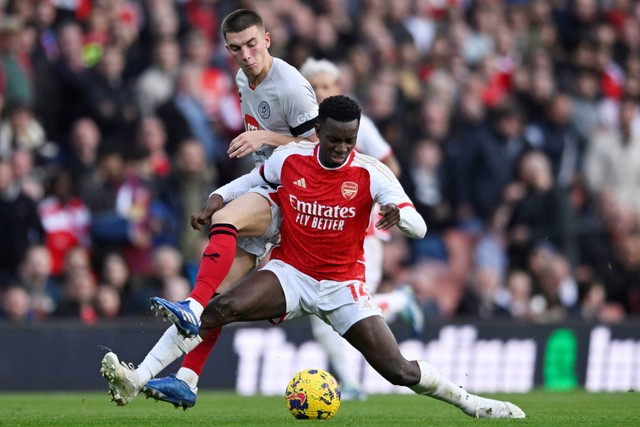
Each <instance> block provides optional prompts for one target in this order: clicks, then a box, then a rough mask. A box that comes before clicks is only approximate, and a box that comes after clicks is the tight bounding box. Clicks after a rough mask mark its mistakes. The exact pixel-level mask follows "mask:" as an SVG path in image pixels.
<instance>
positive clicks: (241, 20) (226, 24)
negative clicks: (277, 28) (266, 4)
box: [221, 9, 264, 40]
mask: <svg viewBox="0 0 640 427" xmlns="http://www.w3.org/2000/svg"><path fill="white" fill-rule="evenodd" d="M253 26H256V27H258V28H261V29H263V30H264V21H262V17H261V16H260V15H259V14H258V12H256V11H253V10H249V9H238V10H234V11H233V12H231V13H230V14H228V15H227V16H226V17H225V18H224V20H223V21H222V25H221V28H222V36H223V37H224V38H225V40H226V38H227V37H226V36H227V33H239V32H241V31H244V30H246V29H247V28H251V27H253Z"/></svg>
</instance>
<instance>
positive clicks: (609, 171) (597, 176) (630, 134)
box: [584, 98, 640, 212]
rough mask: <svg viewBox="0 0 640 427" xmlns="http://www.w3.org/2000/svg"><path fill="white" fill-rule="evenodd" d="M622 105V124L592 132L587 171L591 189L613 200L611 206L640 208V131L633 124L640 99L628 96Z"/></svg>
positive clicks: (596, 193)
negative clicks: (637, 131)
mask: <svg viewBox="0 0 640 427" xmlns="http://www.w3.org/2000/svg"><path fill="white" fill-rule="evenodd" d="M619 108H620V114H619V116H620V124H619V126H616V127H613V128H604V129H601V130H600V131H598V132H596V133H595V134H593V135H592V136H591V140H590V141H589V145H588V150H587V153H586V158H585V166H584V175H585V179H586V182H587V185H588V188H589V191H591V192H592V193H593V194H594V195H595V196H596V197H597V198H606V200H607V202H608V203H612V204H613V206H611V207H610V209H625V210H627V209H630V210H634V211H636V212H640V197H639V195H638V186H639V185H640V134H637V133H635V132H634V131H633V128H632V126H633V118H634V116H635V114H636V113H637V111H638V102H637V101H636V100H635V99H630V98H625V99H623V100H622V102H621V103H620V106H619Z"/></svg>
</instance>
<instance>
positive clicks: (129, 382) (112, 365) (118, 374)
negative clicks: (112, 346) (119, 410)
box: [100, 352, 140, 406]
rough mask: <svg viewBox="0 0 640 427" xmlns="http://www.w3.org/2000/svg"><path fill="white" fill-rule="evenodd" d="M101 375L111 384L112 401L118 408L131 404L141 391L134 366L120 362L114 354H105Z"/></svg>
mask: <svg viewBox="0 0 640 427" xmlns="http://www.w3.org/2000/svg"><path fill="white" fill-rule="evenodd" d="M100 373H101V374H102V376H103V377H104V378H105V379H106V380H107V382H108V383H109V394H110V395H111V400H112V401H114V402H116V405H118V406H124V405H126V404H127V403H129V402H131V401H132V400H133V398H134V397H136V395H137V394H138V392H139V391H140V386H139V385H138V379H137V375H136V372H135V371H134V368H133V365H132V364H126V363H124V362H120V361H119V360H118V356H116V354H115V353H113V352H109V353H107V354H105V356H104V358H103V359H102V363H101V366H100Z"/></svg>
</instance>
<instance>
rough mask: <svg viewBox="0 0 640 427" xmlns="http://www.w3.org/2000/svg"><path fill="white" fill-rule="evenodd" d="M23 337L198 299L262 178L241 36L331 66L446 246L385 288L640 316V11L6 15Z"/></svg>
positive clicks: (319, 5) (338, 3)
mask: <svg viewBox="0 0 640 427" xmlns="http://www.w3.org/2000/svg"><path fill="white" fill-rule="evenodd" d="M1 3H2V14H0V320H5V321H14V322H38V321H44V320H46V319H52V318H61V317H67V318H69V317H72V318H77V319H78V320H79V321H82V322H83V323H86V324H92V323H95V322H97V321H101V320H103V319H113V318H120V317H122V316H127V315H145V314H148V313H149V308H148V299H149V297H151V296H156V295H159V296H162V297H164V298H167V299H170V300H182V299H184V298H185V297H186V295H187V294H188V292H189V290H190V287H191V286H192V285H193V283H194V277H195V274H196V272H197V268H198V263H199V259H200V257H201V253H202V249H203V247H204V245H205V244H206V239H207V236H206V233H198V232H195V231H193V230H191V228H190V225H189V216H190V214H191V213H192V212H195V211H197V210H198V209H200V207H201V206H202V203H203V202H204V200H205V199H206V197H207V195H208V194H209V193H210V192H211V191H212V190H213V189H215V188H216V187H217V186H219V185H220V184H224V183H226V182H228V181H229V180H230V179H233V178H234V177H236V176H239V175H240V174H242V173H244V172H246V171H248V170H249V169H250V168H251V167H252V165H251V162H250V160H247V159H245V160H244V161H242V160H237V159H233V160H231V159H229V158H228V156H227V155H226V146H227V144H228V143H229V141H230V140H231V139H232V138H233V137H234V136H235V135H237V134H239V133H240V132H242V131H243V122H242V117H241V113H240V107H239V100H238V98H237V91H236V88H235V82H234V76H235V73H236V72H237V67H236V65H235V63H234V62H233V61H232V60H230V59H229V56H228V54H227V52H226V50H225V48H224V41H223V40H222V39H221V34H220V30H219V29H220V21H221V19H222V18H223V17H224V16H225V15H226V14H227V13H229V12H231V11H232V10H235V9H237V8H240V7H245V8H252V9H255V10H257V11H258V12H259V13H260V14H261V15H262V17H263V19H264V21H265V24H266V27H267V31H269V32H270V33H271V39H272V44H271V48H270V51H271V53H272V55H273V56H276V57H279V58H282V59H284V60H286V61H288V62H289V63H291V64H292V65H294V66H296V67H299V66H300V65H301V64H302V63H303V62H304V60H305V59H307V58H309V57H314V58H317V59H320V58H326V59H329V60H331V61H333V62H335V63H336V64H337V65H338V66H339V68H340V71H341V86H342V89H343V93H345V94H348V95H350V96H352V97H354V98H355V99H357V100H358V101H359V103H360V104H361V105H362V107H363V111H364V112H365V113H366V114H367V115H369V116H370V117H371V118H372V119H373V120H374V122H375V123H376V125H377V126H378V127H379V129H380V131H381V133H382V135H383V136H384V137H385V138H386V139H387V141H388V142H389V143H390V144H391V145H392V147H393V149H394V152H395V154H396V156H397V157H398V159H399V160H400V162H401V166H402V176H401V182H402V183H403V185H404V187H405V189H406V190H407V192H408V194H409V195H410V196H411V198H412V200H413V201H414V202H415V204H416V207H417V208H418V210H419V212H420V213H421V214H422V215H423V216H424V218H425V220H426V222H427V225H428V227H429V230H428V233H427V237H426V238H425V239H423V240H420V241H408V240H407V239H405V238H404V237H403V236H402V235H400V234H392V237H391V240H390V241H389V242H386V243H385V257H384V276H385V277H384V287H386V288H391V287H394V286H399V285H410V286H412V287H413V289H414V290H415V294H416V296H417V297H418V299H419V302H420V303H421V304H422V306H423V309H424V311H425V313H426V314H427V315H428V316H431V317H434V318H441V319H452V318H457V317H459V316H460V317H461V316H471V317H476V318H483V319H485V318H514V319H521V320H525V321H538V322H550V321H557V320H565V319H582V320H585V321H605V322H616V321H621V320H624V319H627V318H632V317H633V316H634V315H635V316H637V315H638V314H640V191H638V190H637V189H638V188H640V109H639V103H640V2H638V1H633V0H599V1H598V0H552V1H547V0H510V1H509V0H503V1H499V0H476V1H471V0H449V1H444V0H323V1H312V0H254V1H216V0H95V1H89V0H75V1H63V0H14V1H12V0H3V1H1Z"/></svg>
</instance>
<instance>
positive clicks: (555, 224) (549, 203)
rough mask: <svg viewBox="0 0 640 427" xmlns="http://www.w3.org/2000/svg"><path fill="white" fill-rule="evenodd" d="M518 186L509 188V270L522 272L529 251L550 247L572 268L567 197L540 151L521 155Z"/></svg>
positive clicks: (574, 257)
mask: <svg viewBox="0 0 640 427" xmlns="http://www.w3.org/2000/svg"><path fill="white" fill-rule="evenodd" d="M518 181H519V182H518V183H515V184H513V185H514V186H521V188H510V189H509V191H510V192H511V194H513V197H511V196H509V197H511V198H510V200H509V201H508V202H507V203H510V204H512V208H511V209H512V214H511V218H510V220H509V225H508V229H507V233H508V248H507V251H508V255H509V265H510V267H511V268H516V269H521V268H525V267H526V264H527V260H528V259H529V256H530V253H531V251H532V250H533V249H534V248H535V247H536V246H538V245H539V244H542V243H545V244H550V245H553V246H554V247H555V248H556V250H557V251H558V252H559V253H560V254H562V255H563V256H564V257H566V258H567V259H569V260H570V261H571V263H572V265H575V264H576V262H577V253H576V247H575V241H574V234H573V231H572V225H573V212H572V211H571V206H570V204H569V199H568V196H567V193H566V192H565V191H564V190H563V189H561V188H560V187H559V186H558V185H557V184H556V183H555V180H554V177H553V175H552V171H551V164H550V162H549V159H548V158H547V156H546V155H545V154H544V153H542V152H539V151H531V152H529V153H527V154H525V155H524V157H523V158H522V160H521V161H520V164H519V170H518Z"/></svg>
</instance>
